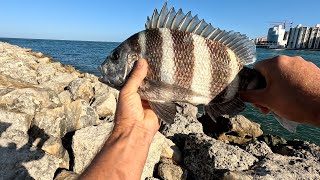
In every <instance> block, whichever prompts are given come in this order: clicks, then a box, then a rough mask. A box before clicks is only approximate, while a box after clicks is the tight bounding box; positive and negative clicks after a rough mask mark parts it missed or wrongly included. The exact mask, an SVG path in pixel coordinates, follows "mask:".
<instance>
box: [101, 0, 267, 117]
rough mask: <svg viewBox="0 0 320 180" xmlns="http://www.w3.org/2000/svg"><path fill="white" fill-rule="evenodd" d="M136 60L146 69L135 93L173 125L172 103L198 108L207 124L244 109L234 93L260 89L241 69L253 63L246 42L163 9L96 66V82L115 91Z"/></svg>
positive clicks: (253, 75) (252, 74)
mask: <svg viewBox="0 0 320 180" xmlns="http://www.w3.org/2000/svg"><path fill="white" fill-rule="evenodd" d="M140 57H142V58H144V59H146V60H147V61H148V64H149V70H148V75H147V77H146V78H145V81H144V83H143V85H142V86H141V87H140V89H139V94H140V96H141V98H142V99H144V100H147V101H148V102H149V104H150V106H151V108H152V109H153V110H154V111H155V112H156V114H157V115H158V117H159V118H161V119H162V120H164V121H166V122H172V121H173V119H174V116H175V114H176V104H175V103H176V102H186V103H190V104H193V105H199V104H203V105H205V110H206V112H207V113H208V114H209V115H210V116H211V118H213V119H214V118H215V117H217V116H220V115H222V114H235V113H238V112H240V111H242V110H244V108H245V104H244V103H243V102H242V101H241V99H240V98H239V95H238V92H239V91H240V90H246V89H254V88H260V87H263V86H265V81H264V78H263V77H262V76H261V75H260V73H258V72H257V71H255V70H253V69H249V68H246V67H244V65H246V64H250V63H253V62H255V59H256V49H255V45H254V43H253V42H252V41H251V40H249V38H248V37H246V36H245V35H241V34H240V33H236V32H232V31H230V32H227V31H224V30H220V29H219V28H215V27H213V26H212V25H211V24H208V23H206V22H205V21H204V20H199V19H198V18H197V16H192V15H191V12H188V13H187V14H184V13H183V12H182V10H181V9H179V10H178V11H177V12H176V11H175V9H174V8H173V7H172V8H171V9H168V8H167V4H165V5H164V7H163V8H162V10H161V12H160V13H158V11H157V9H156V10H155V11H154V13H153V15H152V18H151V19H149V17H148V19H147V23H146V29H145V30H143V31H141V32H138V33H136V34H134V35H133V36H131V37H130V38H128V39H127V40H125V41H124V42H123V43H121V44H120V45H119V46H118V47H117V48H115V49H114V50H113V51H112V52H111V54H110V55H109V56H108V57H107V59H106V60H105V62H104V63H103V64H102V65H101V66H100V67H99V69H100V71H101V72H102V75H103V76H102V79H101V80H102V81H103V82H105V83H106V84H108V85H111V86H113V87H116V88H118V89H120V88H121V87H122V86H123V85H124V83H125V81H126V80H127V78H128V75H129V74H130V72H131V70H132V68H133V65H134V62H135V61H137V60H138V59H139V58H140Z"/></svg>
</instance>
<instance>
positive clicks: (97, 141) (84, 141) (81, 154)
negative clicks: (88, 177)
mask: <svg viewBox="0 0 320 180" xmlns="http://www.w3.org/2000/svg"><path fill="white" fill-rule="evenodd" d="M112 129H113V123H108V122H106V123H103V124H100V125H98V126H91V127H86V128H83V129H80V130H78V131H76V132H75V134H74V136H73V140H72V150H73V153H74V172H75V173H78V174H81V173H82V172H83V171H84V170H85V168H86V167H87V166H88V165H89V164H90V163H91V161H92V159H93V158H94V157H95V155H96V154H97V153H98V152H99V151H100V149H101V147H102V146H103V144H104V143H105V141H106V140H107V139H108V137H109V136H110V134H111V131H112Z"/></svg>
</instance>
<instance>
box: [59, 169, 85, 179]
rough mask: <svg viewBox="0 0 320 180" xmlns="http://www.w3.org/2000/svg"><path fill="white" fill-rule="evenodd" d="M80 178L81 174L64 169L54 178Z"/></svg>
mask: <svg viewBox="0 0 320 180" xmlns="http://www.w3.org/2000/svg"><path fill="white" fill-rule="evenodd" d="M78 178H79V174H77V173H75V172H73V171H66V170H62V171H61V172H60V173H59V174H58V175H57V176H56V177H55V178H54V180H77V179H78Z"/></svg>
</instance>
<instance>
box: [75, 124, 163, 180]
mask: <svg viewBox="0 0 320 180" xmlns="http://www.w3.org/2000/svg"><path fill="white" fill-rule="evenodd" d="M112 128H113V123H108V122H106V123H103V124H101V125H98V126H94V127H87V128H83V129H81V130H78V131H76V133H75V135H74V136H73V142H72V149H73V152H74V157H75V159H74V162H75V163H74V172H76V173H78V174H81V173H82V172H83V171H84V170H85V168H86V167H87V166H88V165H89V164H90V162H91V161H92V159H93V158H94V157H95V155H96V154H97V153H98V152H99V151H100V149H101V147H102V146H103V144H104V143H105V141H106V140H107V139H108V137H109V135H110V133H111V131H112ZM164 140H165V137H164V136H163V135H162V134H160V133H157V134H156V135H155V137H154V138H153V141H152V143H151V146H150V148H149V153H148V157H147V160H146V164H145V167H144V169H143V173H142V176H141V179H145V178H146V177H151V176H152V175H153V170H154V166H155V164H157V163H158V162H159V160H160V155H161V152H162V148H163V143H164Z"/></svg>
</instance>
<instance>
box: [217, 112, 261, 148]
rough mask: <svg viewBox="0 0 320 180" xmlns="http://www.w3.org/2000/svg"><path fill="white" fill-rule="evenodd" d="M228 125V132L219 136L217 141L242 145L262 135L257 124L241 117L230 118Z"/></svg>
mask: <svg viewBox="0 0 320 180" xmlns="http://www.w3.org/2000/svg"><path fill="white" fill-rule="evenodd" d="M230 124H231V129H230V131H229V132H226V133H223V134H221V135H219V137H218V139H219V140H221V141H224V142H232V143H235V144H244V143H246V142H248V141H250V140H252V139H254V138H256V137H259V136H261V135H262V134H263V132H262V130H261V129H260V125H259V124H258V123H255V122H252V121H250V120H248V119H247V118H245V117H244V116H242V115H237V116H235V117H233V118H231V119H230Z"/></svg>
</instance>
